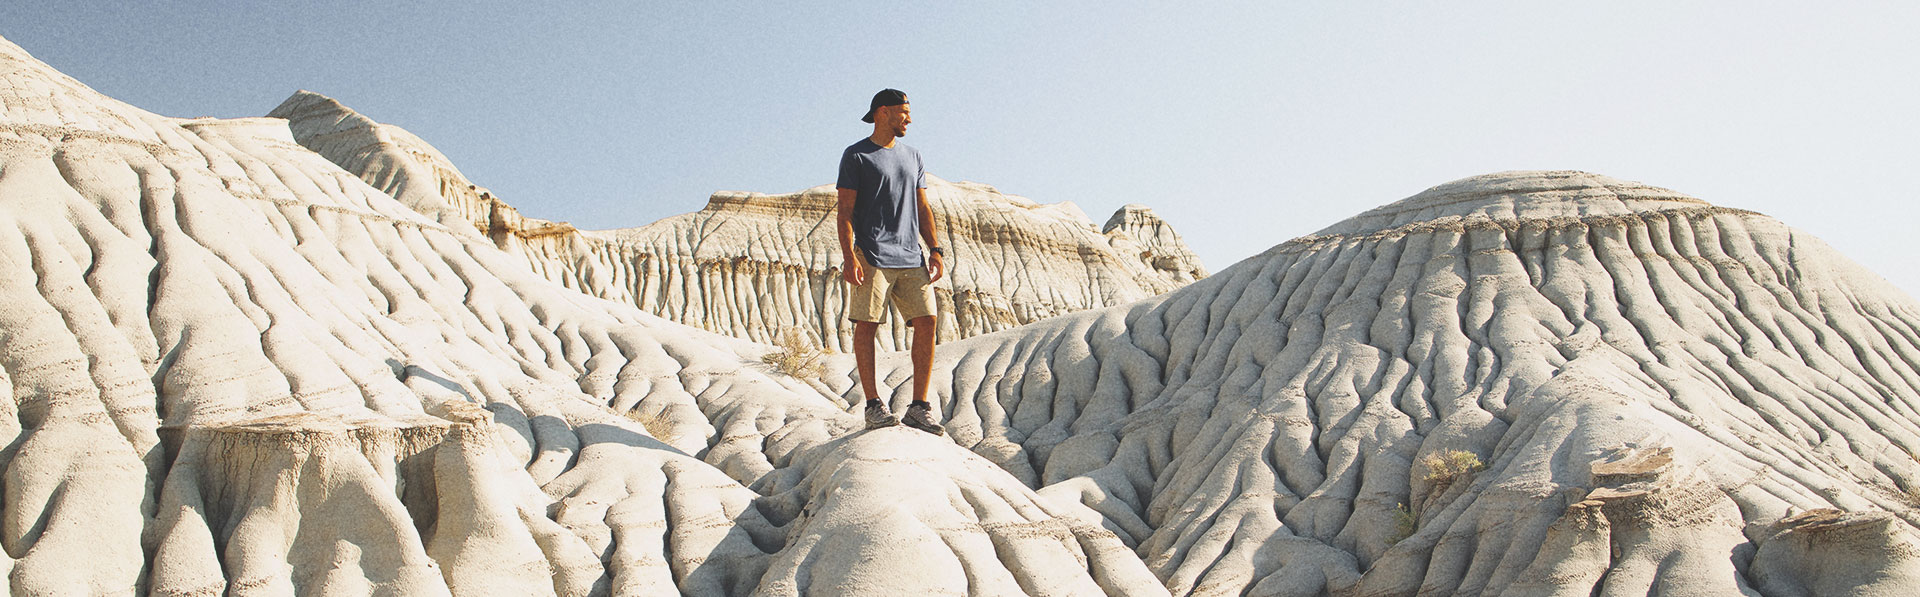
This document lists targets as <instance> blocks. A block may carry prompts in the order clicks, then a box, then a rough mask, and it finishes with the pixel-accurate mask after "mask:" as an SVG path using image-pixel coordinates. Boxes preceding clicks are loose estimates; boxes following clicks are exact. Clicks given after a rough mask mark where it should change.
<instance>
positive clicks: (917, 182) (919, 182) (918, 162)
mask: <svg viewBox="0 0 1920 597" xmlns="http://www.w3.org/2000/svg"><path fill="white" fill-rule="evenodd" d="M913 165H914V167H915V168H918V169H919V170H920V171H919V172H915V173H914V174H913V186H914V188H918V189H924V188H927V162H926V161H925V160H922V159H920V152H919V151H915V152H913Z"/></svg>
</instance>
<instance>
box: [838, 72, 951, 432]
mask: <svg viewBox="0 0 1920 597" xmlns="http://www.w3.org/2000/svg"><path fill="white" fill-rule="evenodd" d="M860 120H861V121H862V122H871V123H873V134H872V135H871V136H868V137H867V138H865V139H861V140H860V141H859V142H856V143H854V144H853V145H851V146H848V147H847V150H846V151H845V152H843V153H841V154H840V182H839V183H838V184H837V185H836V186H838V187H839V192H840V209H839V218H838V219H839V224H838V226H837V228H838V229H839V232H840V260H841V263H842V265H841V269H840V275H841V277H842V278H845V279H846V281H847V284H849V285H851V286H852V287H853V290H852V293H851V297H850V298H851V301H850V302H851V304H850V305H849V309H848V313H847V318H848V319H852V320H853V357H854V361H855V363H857V364H858V365H859V368H860V389H861V390H862V391H864V392H865V393H866V396H867V428H868V429H878V428H881V427H891V426H894V425H899V424H900V423H901V419H895V418H894V416H893V413H891V412H888V410H887V404H886V403H885V402H881V401H880V392H879V390H878V388H876V387H875V386H876V385H877V383H876V382H875V381H874V374H873V335H874V333H875V332H877V331H879V329H880V318H881V316H882V315H884V314H886V310H887V302H888V301H892V302H893V306H894V308H896V309H899V310H900V315H901V316H902V317H905V318H907V325H909V326H911V327H912V328H913V404H912V405H911V406H908V407H907V414H906V416H905V417H904V420H905V422H906V424H907V426H908V427H912V428H914V429H919V430H921V431H925V432H927V433H932V434H934V435H940V434H942V433H945V432H946V429H945V428H943V427H941V426H940V424H939V423H938V422H935V421H934V417H933V405H931V404H929V403H928V402H927V376H928V375H929V374H930V373H931V372H932V370H933V330H934V322H935V321H936V318H937V317H939V308H938V306H936V304H935V303H934V300H933V283H934V282H936V281H939V280H940V276H941V275H942V274H944V273H946V256H947V254H946V251H945V250H943V249H942V248H941V247H940V243H939V241H938V240H937V239H936V238H935V235H934V231H933V208H931V207H929V206H928V205H927V171H926V168H925V167H924V166H923V165H922V164H921V162H920V152H918V151H915V150H914V149H913V148H912V147H908V146H907V145H906V144H905V143H900V142H898V141H896V139H899V138H900V137H904V136H906V135H907V123H910V122H913V116H912V115H911V114H910V106H908V105H907V94H905V93H901V92H900V91H899V90H897V89H884V90H881V91H880V93H876V94H874V95H873V102H871V104H870V105H868V106H867V115H866V116H862V117H860ZM922 241H925V242H926V244H927V247H928V251H927V252H925V253H923V252H922V251H921V250H920V243H921V242H922Z"/></svg>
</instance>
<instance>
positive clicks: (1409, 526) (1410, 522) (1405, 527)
mask: <svg viewBox="0 0 1920 597" xmlns="http://www.w3.org/2000/svg"><path fill="white" fill-rule="evenodd" d="M1419 529H1420V517H1419V516H1418V515H1415V514H1414V513H1413V510H1411V509H1409V508H1407V505H1406V504H1398V505H1396V506H1395V507H1394V509H1393V538H1392V539H1389V540H1387V544H1388V545H1392V544H1395V543H1399V542H1400V540H1402V539H1406V538H1408V537H1412V536H1413V532H1414V531H1417V530H1419Z"/></svg>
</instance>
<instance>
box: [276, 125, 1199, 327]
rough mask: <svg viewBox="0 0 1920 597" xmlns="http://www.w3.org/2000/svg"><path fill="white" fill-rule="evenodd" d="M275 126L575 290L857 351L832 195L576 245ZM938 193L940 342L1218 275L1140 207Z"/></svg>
mask: <svg viewBox="0 0 1920 597" xmlns="http://www.w3.org/2000/svg"><path fill="white" fill-rule="evenodd" d="M269 116H273V117H279V118H286V119H288V120H289V121H290V122H291V124H292V127H293V131H294V138H295V139H297V140H299V142H300V143H301V144H302V145H304V146H306V147H308V148H310V149H312V150H314V151H316V152H319V153H320V154H321V155H324V156H326V157H327V159H330V160H332V161H333V162H334V163H336V164H339V165H340V167H341V168H344V169H346V170H347V171H349V172H353V173H355V174H357V175H359V176H360V177H361V178H362V179H363V180H365V181H367V183H368V184H371V185H373V186H374V187H376V188H379V189H381V190H382V191H385V192H387V193H388V194H390V195H392V196H393V197H394V198H395V199H398V200H399V201H400V202H401V203H402V204H405V205H407V206H408V207H410V208H413V209H415V210H418V211H420V212H421V213H423V214H427V215H429V216H431V217H434V218H435V219H436V220H438V221H440V222H441V223H444V224H447V225H449V226H453V227H459V225H460V223H462V222H464V223H467V224H470V225H471V226H472V227H473V228H474V229H475V230H477V231H479V232H482V233H485V234H487V235H488V236H489V237H490V238H492V239H493V240H494V242H495V244H496V245H498V246H499V247H500V248H502V249H504V250H507V251H509V252H512V253H515V254H518V255H520V256H522V257H524V258H525V259H526V261H527V265H528V266H530V267H532V269H533V270H534V271H536V272H539V273H541V274H542V275H544V276H546V277H548V278H549V279H552V280H554V281H557V282H560V283H561V284H564V285H566V286H567V287H569V288H573V289H576V290H579V291H581V292H585V293H587V294H590V295H594V296H598V297H601V298H608V299H613V300H616V301H620V302H624V303H628V304H632V305H636V306H639V307H640V308H641V309H643V310H646V311H647V312H650V313H653V314H655V315H659V316H662V317H665V318H668V319H671V320H674V321H678V322H681V323H685V324H688V325H692V326H696V327H701V328H706V329H708V330H713V331H716V332H720V333H723V334H729V335H733V336H737V337H741V338H747V339H751V340H757V341H761V342H767V341H771V340H772V339H773V338H774V337H775V336H776V335H777V334H778V333H779V332H780V331H781V330H783V329H786V328H790V327H799V328H803V329H806V330H808V331H809V332H810V333H811V334H812V335H813V336H814V337H816V338H820V339H822V340H823V341H824V344H825V345H826V346H828V347H830V348H836V349H841V350H843V351H844V350H845V349H846V347H847V346H848V345H847V342H849V341H851V339H852V334H853V329H852V327H851V326H850V325H849V324H848V323H847V320H846V297H845V294H844V292H845V284H844V283H843V282H841V281H840V251H839V244H838V240H837V239H836V238H835V236H834V229H833V225H832V224H833V214H834V203H835V198H834V190H833V188H832V186H831V185H827V186H820V187H815V188H812V189H807V190H805V191H801V192H798V193H788V194H783V195H764V194H760V193H739V192H721V193H716V194H714V195H713V197H712V198H710V199H709V200H708V201H707V205H706V207H705V208H704V209H701V210H700V211H697V212H694V213H689V214H684V215H680V216H675V217H672V218H667V219H665V220H661V221H659V222H655V223H653V224H649V225H647V226H642V227H639V228H629V229H623V230H606V231H580V230H575V229H574V228H573V227H572V226H569V225H567V224H564V223H555V222H549V221H545V220H540V219H536V218H530V217H525V216H522V215H520V213H519V211H518V210H515V209H514V208H513V207H511V206H509V205H507V204H506V203H505V202H503V201H501V200H500V199H499V198H497V197H495V196H493V194H492V193H490V192H488V191H487V190H486V189H485V188H482V187H480V186H477V185H475V184H473V183H472V182H470V181H468V180H467V178H466V177H465V176H463V175H462V174H461V173H460V171H459V169H457V168H455V167H454V166H453V163H452V162H451V161H449V160H448V159H447V158H446V156H444V155H442V154H441V153H440V152H439V151H438V150H435V149H434V148H433V147H432V146H430V145H428V144H427V143H426V142H424V141H421V140H420V138H419V137H416V136H414V135H413V134H411V133H408V132H407V131H405V130H403V129H401V128H400V127H397V126H393V125H388V124H380V123H377V122H374V121H373V120H372V119H370V118H367V117H366V116H364V115H361V114H360V113H358V112H355V111H353V110H351V109H349V108H347V107H346V106H344V105H342V104H341V103H340V102H338V101H335V100H333V99H332V98H328V97H326V96H323V95H320V94H316V93H312V92H308V91H302V92H299V93H295V94H294V95H293V96H292V97H289V98H287V100H286V101H285V102H283V103H281V104H280V106H279V107H277V108H275V109H274V110H273V111H272V112H270V113H269ZM829 165H830V164H829ZM928 179H929V188H928V193H927V194H928V198H929V200H930V202H931V203H932V204H933V209H934V215H935V217H936V218H937V219H938V225H939V230H940V235H941V237H942V245H943V246H946V247H948V254H949V263H950V265H949V269H950V271H949V272H948V275H947V277H946V278H945V279H943V280H941V281H940V282H939V283H938V284H937V285H936V290H935V294H936V295H937V298H938V300H939V302H940V304H941V305H942V309H943V310H944V311H945V312H947V313H950V314H952V317H947V318H943V319H942V321H941V327H940V331H939V334H940V337H941V339H942V340H949V339H957V338H963V337H967V336H974V335H978V334H982V333H986V332H992V331H997V330H1003V329H1007V328H1011V327H1014V326H1018V325H1021V324H1024V323H1029V322H1033V321H1038V320H1041V319H1045V318H1048V317H1052V316H1055V315H1059V314H1062V313H1069V312H1073V311H1080V310H1084V309H1090V308H1095V307H1105V306H1111V305H1118V304H1123V303H1128V302H1132V301H1135V300H1139V299H1143V298H1146V297H1149V296H1153V295H1156V294H1160V293H1163V292H1166V291H1168V290H1172V289H1174V288H1178V287H1180V286H1182V285H1185V284H1187V283H1190V282H1192V281H1194V280H1196V279H1199V278H1203V277H1205V276H1206V275H1207V274H1206V270H1204V269H1202V268H1201V266H1200V259H1199V257H1198V256H1196V255H1194V253H1193V252H1192V251H1191V250H1189V249H1188V248H1187V246H1186V244H1185V243H1183V242H1182V241H1181V240H1180V235H1179V234H1176V233H1174V231H1173V228H1172V227H1171V226H1168V225H1167V224H1166V222H1164V221H1162V220H1161V219H1160V218H1159V217H1158V216H1156V215H1154V214H1153V212H1152V211H1151V210H1149V209H1147V208H1146V207H1144V206H1140V205H1128V206H1126V207H1124V208H1121V209H1120V210H1119V211H1117V212H1115V213H1114V214H1113V217H1112V218H1111V219H1110V220H1108V222H1107V225H1106V226H1105V227H1103V228H1100V229H1096V228H1094V225H1093V222H1092V221H1090V220H1088V219H1087V216H1086V214H1084V213H1082V212H1081V211H1080V209H1079V208H1078V207H1075V206H1074V205H1073V204H1071V203H1059V204H1052V205H1042V204H1038V203H1035V202H1033V201H1031V200H1028V199H1026V198H1024V197H1019V196H1015V195H1006V194H1002V193H1001V192H1000V191H998V190H996V189H994V188H993V187H991V186H987V185H984V184H979V183H968V182H958V183H955V182H947V181H945V180H941V179H940V178H938V177H935V176H929V177H928ZM906 335H907V329H906V326H905V325H904V322H901V321H899V320H898V318H891V320H890V321H889V322H888V326H887V328H886V333H883V334H881V342H882V344H883V345H885V346H887V347H894V346H898V347H902V348H904V347H905V346H906V344H905V342H904V341H905V338H906Z"/></svg>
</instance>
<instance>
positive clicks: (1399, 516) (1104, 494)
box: [891, 172, 1920, 596]
mask: <svg viewBox="0 0 1920 597" xmlns="http://www.w3.org/2000/svg"><path fill="white" fill-rule="evenodd" d="M942 350H943V351H944V352H943V353H942V355H943V357H942V359H941V362H939V363H936V364H935V366H934V370H935V371H939V372H952V373H951V376H950V377H949V378H948V379H947V380H946V381H945V382H944V383H942V384H941V385H942V386H944V388H945V389H944V390H943V391H942V395H943V396H946V397H949V398H950V400H951V404H950V406H949V412H950V416H951V418H952V421H951V422H949V423H948V429H949V430H950V432H951V433H952V434H953V435H954V436H955V439H956V440H958V441H960V442H961V443H962V444H965V445H971V446H973V449H974V451H975V452H977V453H980V454H982V455H984V456H986V457H988V458H989V459H991V460H993V461H995V462H998V463H1000V464H1001V465H1002V467H1003V468H1005V469H1007V470H1009V471H1011V472H1013V473H1014V474H1015V476H1017V477H1019V478H1021V479H1022V480H1024V481H1026V482H1027V484H1028V485H1030V486H1034V487H1041V488H1042V490H1041V494H1042V495H1048V496H1053V497H1058V498H1063V499H1078V500H1079V501H1081V502H1082V503H1085V504H1086V505H1088V506H1089V507H1091V508H1093V509H1095V510H1097V511H1099V512H1100V513H1101V514H1102V515H1103V516H1104V520H1105V521H1106V525H1107V527H1108V528H1109V529H1112V530H1114V531H1115V532H1116V533H1117V534H1119V535H1120V537H1121V538H1122V539H1123V540H1125V541H1126V542H1127V545H1129V546H1132V547H1134V549H1135V551H1136V552H1137V553H1138V554H1139V555H1140V556H1141V557H1142V559H1143V560H1144V561H1145V562H1146V563H1147V565H1148V567H1149V568H1150V569H1152V570H1153V572H1154V574H1155V575H1156V576H1157V577H1159V578H1160V579H1161V580H1163V581H1164V582H1165V583H1166V586H1167V588H1168V589H1170V590H1171V591H1172V592H1173V593H1174V594H1175V595H1188V594H1191V595H1238V594H1242V593H1243V592H1245V593H1247V594H1255V595H1315V594H1333V595H1369V596H1372V595H1589V594H1605V595H1642V594H1662V595H1742V594H1747V595H1751V594H1762V595H1839V594H1857V595H1892V594H1898V593H1904V592H1906V591H1909V590H1911V588H1912V587H1914V586H1920V559H1917V558H1920V544H1917V543H1916V539H1920V537H1916V535H1915V524H1916V523H1920V510H1917V509H1916V505H1920V491H1916V489H1920V461H1916V460H1915V456H1914V455H1915V453H1916V449H1920V305H1916V304H1915V302H1914V301H1913V299H1912V298H1910V297H1908V296H1906V295H1904V294H1902V293H1901V292H1900V291H1898V290H1896V289H1894V288H1892V287H1891V286H1890V285H1888V284H1886V282H1885V281H1884V280H1883V279H1881V278H1880V277H1879V276H1876V275H1874V274H1872V273H1871V272H1867V271H1864V270H1862V269H1860V268H1859V267H1858V266H1856V265H1854V264H1853V263H1852V262H1850V261H1847V260H1846V259H1844V258H1842V257H1840V256H1838V255H1836V254H1835V253H1834V252H1833V251H1832V249H1830V248H1828V247H1827V245H1825V244H1824V243H1822V242H1820V241H1819V240H1817V239H1814V238H1811V237H1809V236H1807V235H1805V234H1804V233H1801V232H1798V231H1795V230H1793V229H1791V228H1788V227H1786V226H1784V225H1782V224H1781V223H1780V222H1778V221H1775V220H1773V219H1771V218H1768V217H1766V216H1762V215H1759V214H1755V213H1752V212H1746V211H1741V210H1737V209H1729V208H1723V207H1718V206H1714V205H1711V204H1708V203H1706V202H1704V201H1701V200H1698V199H1695V198H1692V197H1687V196H1685V195H1681V194H1679V193H1675V192H1672V191H1668V190H1665V189H1659V188H1654V187H1649V186H1646V185H1641V184H1636V183H1629V182H1624V181H1620V180H1616V179H1611V178H1607V177H1604V176H1597V175H1591V174H1585V173H1579V172H1511V173H1503V174H1496V175H1490V176H1483V177H1476V178H1471V179H1466V180H1462V181H1458V182H1454V183H1449V184H1446V185H1442V186H1439V187H1435V188H1434V189H1432V190H1429V191H1427V192H1424V193H1421V194H1419V195H1416V196H1414V197H1411V198H1408V199H1406V200H1403V201H1399V202H1396V203H1393V204H1390V205H1386V206H1383V207H1381V208H1378V209H1375V210H1372V211H1368V212H1366V213H1363V214H1360V215H1358V216H1355V217H1353V218H1351V219H1349V220H1347V221H1345V222H1341V223H1339V224H1335V225H1333V226H1330V227H1328V228H1326V229H1325V230H1322V231H1320V232H1319V233H1317V234H1313V235H1309V236H1306V237H1302V238H1299V239H1295V240H1293V241H1289V242H1287V243H1285V244H1282V245H1279V246H1277V247H1274V248H1273V249H1271V250H1269V251H1267V252H1266V253H1265V254H1263V255H1260V256H1257V257H1254V258H1252V259H1249V260H1246V261H1243V262H1241V263H1239V264H1236V265H1234V266H1232V267H1230V268H1227V269H1226V270H1224V271H1221V272H1219V273H1217V274H1215V275H1214V276H1213V277H1210V278H1208V279H1206V280H1202V281H1200V282H1197V283H1195V284H1193V285H1191V286H1188V287H1186V288H1182V289H1180V290H1177V291H1174V292H1172V293H1168V294H1166V295H1163V296H1160V297H1156V298H1153V299H1148V300H1145V301H1142V302H1139V303H1135V304H1132V305H1126V306H1121V307H1113V308H1108V309H1101V310H1095V311H1090V312H1087V313H1080V314H1074V315H1069V316H1065V317H1061V318H1056V319H1053V320H1049V321H1045V322H1041V323H1038V324H1034V325H1031V326H1027V327H1024V328H1020V329H1018V330H1013V331H1010V332H1004V333H1001V334H992V335H986V336H981V337H977V338H970V339H967V340H963V341H960V342H957V343H954V344H952V345H948V346H944V347H942ZM900 366H901V365H900V364H899V363H897V362H896V363H895V364H894V369H892V372H891V374H892V375H893V376H895V377H896V378H897V377H898V376H900V375H902V371H901V370H900V369H899V367H900ZM1453 453H1465V454H1468V455H1471V457H1472V458H1473V459H1476V460H1479V461H1481V462H1484V463H1485V465H1486V467H1485V469H1484V470H1472V469H1456V470H1442V467H1436V466H1435V463H1436V462H1444V459H1442V458H1436V457H1442V456H1446V455H1449V454H1453ZM1810 542H1818V543H1819V546H1817V547H1816V546H1814V545H1813V544H1812V543H1810Z"/></svg>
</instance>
